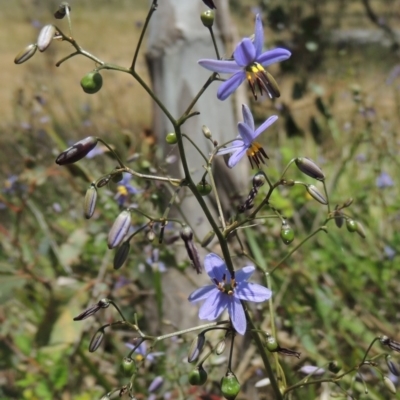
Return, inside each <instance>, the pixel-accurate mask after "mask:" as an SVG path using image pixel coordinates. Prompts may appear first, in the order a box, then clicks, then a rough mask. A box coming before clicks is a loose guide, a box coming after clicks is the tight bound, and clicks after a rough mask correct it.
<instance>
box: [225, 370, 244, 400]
mask: <svg viewBox="0 0 400 400" xmlns="http://www.w3.org/2000/svg"><path fill="white" fill-rule="evenodd" d="M239 392H240V383H239V381H238V380H237V378H236V376H235V374H234V373H233V372H232V371H228V372H227V373H226V375H225V376H224V377H223V378H222V379H221V393H222V395H223V396H224V397H225V399H227V400H235V399H236V396H237V395H238V394H239Z"/></svg>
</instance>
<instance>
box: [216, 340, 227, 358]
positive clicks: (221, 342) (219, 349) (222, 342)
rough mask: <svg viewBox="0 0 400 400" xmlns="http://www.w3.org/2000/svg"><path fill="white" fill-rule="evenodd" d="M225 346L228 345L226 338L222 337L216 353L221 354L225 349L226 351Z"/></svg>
mask: <svg viewBox="0 0 400 400" xmlns="http://www.w3.org/2000/svg"><path fill="white" fill-rule="evenodd" d="M225 347H226V340H225V339H222V340H221V341H220V342H219V343H218V344H217V346H216V347H215V354H216V355H217V356H220V355H221V354H222V353H223V352H224V351H225Z"/></svg>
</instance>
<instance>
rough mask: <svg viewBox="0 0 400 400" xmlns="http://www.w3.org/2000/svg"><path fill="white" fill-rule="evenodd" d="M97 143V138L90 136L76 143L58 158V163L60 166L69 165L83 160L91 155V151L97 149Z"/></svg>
mask: <svg viewBox="0 0 400 400" xmlns="http://www.w3.org/2000/svg"><path fill="white" fill-rule="evenodd" d="M97 141H98V140H97V138H96V137H94V136H88V137H87V138H85V139H82V140H80V141H79V142H76V143H75V144H74V145H73V146H71V147H69V148H68V149H67V150H65V151H63V152H62V153H61V154H60V155H59V156H58V157H57V158H56V163H57V164H58V165H68V164H73V163H74V162H77V161H79V160H81V159H82V158H83V157H85V156H86V155H87V154H88V153H89V151H91V150H93V149H94V148H95V147H96V145H97Z"/></svg>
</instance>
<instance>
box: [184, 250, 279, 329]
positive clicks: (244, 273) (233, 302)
mask: <svg viewBox="0 0 400 400" xmlns="http://www.w3.org/2000/svg"><path fill="white" fill-rule="evenodd" d="M204 269H205V270H206V271H207V274H208V276H209V277H210V278H211V281H212V282H213V284H212V285H209V286H204V287H202V288H199V289H197V290H195V291H194V292H193V293H192V294H191V295H190V296H189V301H190V302H191V303H196V302H198V301H201V300H205V302H204V303H203V305H202V306H201V307H200V310H199V318H200V319H206V320H208V321H213V320H215V319H217V318H218V317H219V316H220V315H221V314H222V312H223V311H224V310H225V309H228V313H229V316H230V318H231V321H232V325H233V327H234V328H235V330H236V331H237V332H238V333H240V334H241V335H244V333H245V332H246V325H247V323H246V316H245V313H244V309H243V306H242V303H241V300H246V301H253V302H255V303H260V302H262V301H265V300H268V299H269V298H270V297H271V295H272V292H271V290H270V289H268V288H266V287H264V286H261V285H258V284H257V283H249V282H247V280H248V279H249V278H250V276H251V275H252V274H253V272H254V271H255V267H253V266H252V265H250V266H247V267H244V268H242V269H240V270H238V271H236V272H235V276H233V277H232V276H231V275H230V273H229V271H228V269H227V268H226V265H225V262H224V260H222V259H221V258H220V257H219V256H217V255H216V254H214V253H211V254H208V255H207V256H206V257H205V259H204Z"/></svg>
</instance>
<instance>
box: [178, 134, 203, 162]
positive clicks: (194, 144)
mask: <svg viewBox="0 0 400 400" xmlns="http://www.w3.org/2000/svg"><path fill="white" fill-rule="evenodd" d="M182 137H184V138H186V139H187V140H189V142H190V143H191V144H192V146H193V147H194V148H195V149H196V150H197V152H198V153H199V154H200V155H201V156H202V157H203V159H204V161H205V162H206V163H208V160H207V157H206V156H205V155H204V153H203V152H202V151H201V150H200V148H199V146H197V144H196V143H195V142H194V141H193V140H192V139H191V138H190V137H189V136H188V135H186V133H182Z"/></svg>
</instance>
